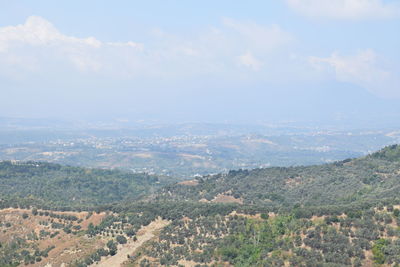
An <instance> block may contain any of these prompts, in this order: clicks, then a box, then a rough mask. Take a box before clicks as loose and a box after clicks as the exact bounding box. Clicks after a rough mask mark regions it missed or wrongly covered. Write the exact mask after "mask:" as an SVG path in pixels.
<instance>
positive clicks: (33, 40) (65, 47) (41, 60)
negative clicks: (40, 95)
mask: <svg viewBox="0 0 400 267" xmlns="http://www.w3.org/2000/svg"><path fill="white" fill-rule="evenodd" d="M122 46H126V47H130V48H134V49H135V50H138V51H141V50H143V45H141V44H138V43H134V42H126V43H103V42H101V41H99V40H97V39H96V38H94V37H87V38H77V37H74V36H67V35H64V34H62V33H60V32H59V31H58V30H57V29H56V27H54V25H52V24H51V23H50V22H49V21H47V20H45V19H43V18H41V17H38V16H31V17H28V18H27V20H26V22H25V23H24V24H21V25H17V26H7V27H2V28H0V53H2V54H3V58H8V59H12V60H5V59H4V60H3V61H2V62H1V61H0V63H2V64H6V63H8V64H11V65H13V66H16V65H18V66H19V67H21V68H23V69H26V67H25V66H24V65H25V64H28V63H29V62H31V64H28V65H35V68H29V69H30V70H36V71H37V70H40V69H43V68H46V66H45V65H46V64H48V63H49V61H50V62H51V61H53V62H54V61H57V62H58V63H60V62H69V63H70V64H72V65H73V66H74V67H75V68H76V69H77V70H79V71H85V72H87V71H98V70H100V69H101V68H102V67H103V65H104V63H105V62H102V60H100V58H99V57H98V54H101V53H99V52H100V50H101V51H102V52H104V51H103V50H104V49H108V48H112V47H115V49H118V48H119V47H122ZM102 49H103V50H102ZM96 53H97V54H96ZM32 62H34V63H32Z"/></svg>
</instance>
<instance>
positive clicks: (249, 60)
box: [238, 52, 262, 71]
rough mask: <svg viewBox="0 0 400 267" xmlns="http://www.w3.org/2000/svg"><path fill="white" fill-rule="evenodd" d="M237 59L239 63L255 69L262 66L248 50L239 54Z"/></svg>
mask: <svg viewBox="0 0 400 267" xmlns="http://www.w3.org/2000/svg"><path fill="white" fill-rule="evenodd" d="M238 60H239V64H240V65H242V66H245V67H248V68H251V69H253V70H255V71H258V70H259V69H260V68H261V66H262V62H261V61H259V60H258V59H257V58H255V57H254V56H253V54H252V53H250V52H246V53H245V54H243V55H241V56H239V57H238Z"/></svg>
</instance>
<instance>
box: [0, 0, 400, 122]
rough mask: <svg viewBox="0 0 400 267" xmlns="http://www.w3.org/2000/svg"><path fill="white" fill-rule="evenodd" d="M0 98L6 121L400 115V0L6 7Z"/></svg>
mask: <svg viewBox="0 0 400 267" xmlns="http://www.w3.org/2000/svg"><path fill="white" fill-rule="evenodd" d="M0 93H1V97H0V116H18V117H60V118H85V119H88V118H97V119H98V118H102V117H104V118H107V119H110V118H127V119H131V120H138V119H157V120H160V121H181V120H185V121H240V122H242V121H251V122H256V121H279V120H334V119H348V120H356V119H357V120H358V119H368V118H371V119H378V120H379V119H381V118H382V119H383V118H388V117H392V118H394V119H395V120H396V119H397V118H400V105H399V104H398V103H399V101H400V1H398V0H393V1H389V0H388V1H384V0H273V1H265V0H262V1H255V0H254V1H232V0H226V1H224V0H218V1H216V0H213V1H206V0H203V1H169V0H160V1H151V0H149V1H118V0H117V1H100V0H86V1H72V0H69V1H50V0H47V1H41V0H35V1H8V0H4V1H3V0H0ZM397 121H399V120H397Z"/></svg>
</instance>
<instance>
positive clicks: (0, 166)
mask: <svg viewBox="0 0 400 267" xmlns="http://www.w3.org/2000/svg"><path fill="white" fill-rule="evenodd" d="M166 182H167V181H166V180H163V179H162V178H159V177H156V176H151V175H147V174H140V173H131V172H127V171H119V170H102V169H89V168H81V167H70V166H62V165H59V164H53V163H45V162H10V161H2V162H0V196H1V197H0V201H1V202H0V203H3V204H1V205H2V206H4V207H8V206H18V205H19V206H27V205H35V204H36V205H40V206H44V207H75V208H77V207H80V208H83V207H86V206H92V207H93V206H96V205H102V204H110V203H115V202H120V201H123V200H135V199H139V198H140V197H143V196H144V195H146V194H148V193H149V192H150V191H151V190H155V189H156V188H160V187H161V186H162V185H164V184H165V183H166ZM24 203H25V204H24Z"/></svg>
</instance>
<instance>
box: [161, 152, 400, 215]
mask: <svg viewBox="0 0 400 267" xmlns="http://www.w3.org/2000/svg"><path fill="white" fill-rule="evenodd" d="M196 184H197V185H196ZM398 192H400V146H398V145H393V146H390V147H386V148H384V149H382V150H380V151H378V152H376V153H374V154H371V155H368V156H366V157H363V158H358V159H347V160H344V161H340V162H335V163H331V164H324V165H315V166H306V167H288V168H279V167H273V168H266V169H254V170H250V171H248V170H238V171H230V172H229V173H227V174H217V175H212V176H206V177H201V178H198V179H197V181H194V182H193V183H191V185H184V184H182V183H179V184H174V185H170V186H167V187H165V188H163V189H162V191H161V192H160V195H159V196H158V198H159V199H174V200H195V201H199V200H203V201H205V200H207V201H218V196H221V195H224V196H229V197H231V198H235V199H237V200H240V201H242V202H243V203H245V204H257V205H265V206H275V207H276V206H295V205H297V206H298V205H305V206H318V205H333V204H334V205H338V204H348V203H354V202H357V201H367V200H383V199H391V198H396V197H398V196H399V195H398Z"/></svg>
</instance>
